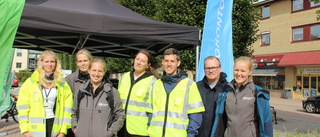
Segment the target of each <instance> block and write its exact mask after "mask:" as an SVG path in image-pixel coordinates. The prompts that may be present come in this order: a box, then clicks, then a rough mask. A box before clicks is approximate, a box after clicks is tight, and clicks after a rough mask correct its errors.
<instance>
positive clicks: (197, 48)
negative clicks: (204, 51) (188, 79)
mask: <svg viewBox="0 0 320 137" xmlns="http://www.w3.org/2000/svg"><path fill="white" fill-rule="evenodd" d="M200 40H201V29H199V44H198V45H197V46H196V67H195V68H196V75H195V79H196V78H197V71H198V66H199V56H200V53H199V49H200ZM195 81H196V80H195Z"/></svg>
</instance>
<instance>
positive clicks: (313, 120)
mask: <svg viewBox="0 0 320 137" xmlns="http://www.w3.org/2000/svg"><path fill="white" fill-rule="evenodd" d="M270 105H271V106H274V107H275V109H276V112H277V119H278V124H273V126H274V127H273V128H274V130H278V131H282V132H285V131H293V130H295V131H297V132H301V133H307V132H308V130H310V131H311V130H313V131H314V130H315V129H316V130H317V131H318V132H319V131H320V114H319V113H307V112H306V111H305V110H304V109H303V108H302V103H301V99H282V98H277V97H271V100H270Z"/></svg>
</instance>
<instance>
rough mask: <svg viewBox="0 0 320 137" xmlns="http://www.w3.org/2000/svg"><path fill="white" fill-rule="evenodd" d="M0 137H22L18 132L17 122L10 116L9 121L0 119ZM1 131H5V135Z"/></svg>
mask: <svg viewBox="0 0 320 137" xmlns="http://www.w3.org/2000/svg"><path fill="white" fill-rule="evenodd" d="M0 132H1V133H0V137H2V136H3V137H23V135H21V134H20V130H19V125H18V123H16V122H14V121H13V120H12V119H11V118H10V119H9V122H6V120H5V119H2V120H1V121H0ZM3 132H7V135H6V136H5V135H3Z"/></svg>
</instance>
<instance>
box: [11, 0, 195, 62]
mask: <svg viewBox="0 0 320 137" xmlns="http://www.w3.org/2000/svg"><path fill="white" fill-rule="evenodd" d="M198 43H199V29H198V28H197V27H193V26H183V25H177V24H170V23H164V22H160V21H156V20H153V19H150V18H147V17H144V16H142V15H140V14H138V13H135V12H133V11H131V10H129V9H127V8H125V7H123V6H122V5H120V4H118V3H117V2H115V1H114V0H26V3H25V7H24V11H23V13H22V18H21V21H20V25H19V28H18V32H17V35H16V39H15V42H14V46H13V47H14V48H22V49H34V50H45V49H50V50H53V51H55V52H60V53H68V54H74V53H75V52H77V50H78V49H81V48H86V49H88V50H89V51H91V53H92V54H93V55H96V56H108V57H131V56H132V55H133V54H135V53H136V52H137V51H138V50H140V49H148V50H149V51H150V52H152V53H154V54H160V53H162V52H163V51H164V50H165V49H167V48H170V47H174V48H176V49H179V50H180V49H186V48H189V47H192V46H195V45H198Z"/></svg>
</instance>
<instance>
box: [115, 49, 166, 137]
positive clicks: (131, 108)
mask: <svg viewBox="0 0 320 137" xmlns="http://www.w3.org/2000/svg"><path fill="white" fill-rule="evenodd" d="M154 65H155V62H154V60H153V57H152V55H151V54H150V53H149V52H148V51H147V50H145V49H142V50H140V51H139V52H138V53H137V54H136V56H135V59H134V62H133V70H132V71H130V72H127V73H125V74H124V75H123V76H122V78H121V79H120V81H119V86H118V90H119V92H120V97H121V99H122V103H123V109H124V111H125V114H126V120H125V122H124V126H123V127H122V129H121V130H120V131H119V133H118V136H121V137H146V136H148V134H147V128H148V125H147V123H148V116H147V113H146V108H147V107H150V105H148V104H147V103H146V100H147V97H148V90H149V88H151V85H152V83H153V82H154V81H156V79H157V78H160V76H159V74H157V73H156V71H155V70H154ZM149 71H151V73H150V72H149Z"/></svg>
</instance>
